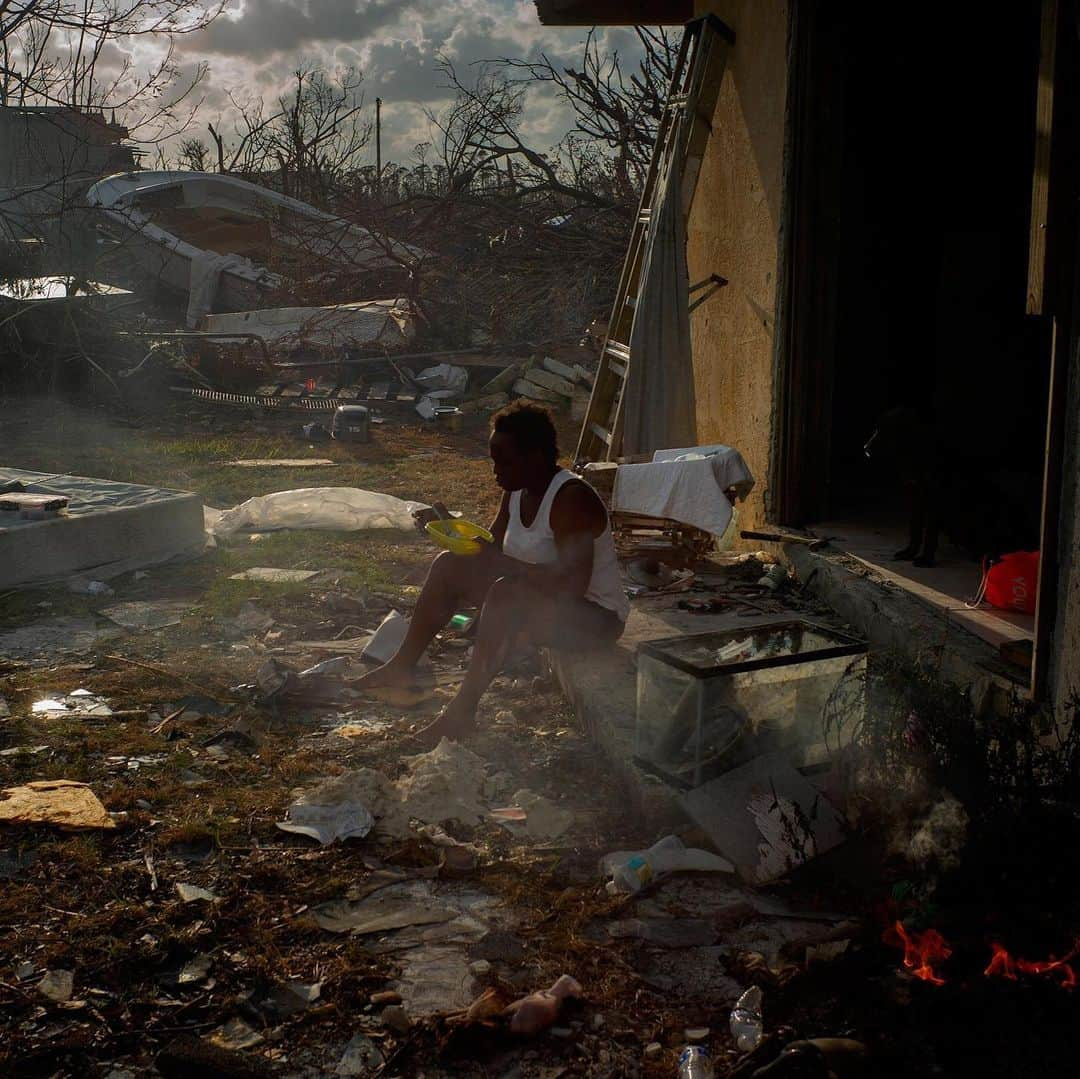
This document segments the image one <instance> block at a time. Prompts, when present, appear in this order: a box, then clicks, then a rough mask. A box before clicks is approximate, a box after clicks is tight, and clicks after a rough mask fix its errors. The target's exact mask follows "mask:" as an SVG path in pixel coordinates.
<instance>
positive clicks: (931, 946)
mask: <svg viewBox="0 0 1080 1079" xmlns="http://www.w3.org/2000/svg"><path fill="white" fill-rule="evenodd" d="M894 934H895V935H894ZM886 940H887V941H888V942H889V943H897V942H899V943H900V944H902V945H903V948H904V966H905V967H907V969H908V970H910V971H911V973H912V974H914V975H915V977H916V978H921V979H922V980H923V981H924V982H930V983H932V984H933V985H944V984H945V979H944V978H939V977H938V976H937V975H936V974H935V973H934V968H933V966H932V965H931V964H933V963H940V962H941V961H942V960H944V959H948V958H949V956H950V955H952V948H950V947H949V946H948V944H946V943H945V938H944V937H943V936H942V935H941V934H940V933H939V932H938V931H937V930H936V929H927V930H926V931H925V932H923V933H916V932H911V933H909V932H908V931H907V930H906V929H905V928H904V923H903V922H901V921H899V920H898V921H897V922H896V924H895V925H894V926H893V930H892V932H886Z"/></svg>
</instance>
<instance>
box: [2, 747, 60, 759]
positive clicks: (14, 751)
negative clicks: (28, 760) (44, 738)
mask: <svg viewBox="0 0 1080 1079" xmlns="http://www.w3.org/2000/svg"><path fill="white" fill-rule="evenodd" d="M48 751H49V747H48V746H12V747H11V748H10V749H0V757H36V756H37V755H38V754H39V753H47V752H48Z"/></svg>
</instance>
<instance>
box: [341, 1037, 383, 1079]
mask: <svg viewBox="0 0 1080 1079" xmlns="http://www.w3.org/2000/svg"><path fill="white" fill-rule="evenodd" d="M383 1063H384V1057H383V1055H382V1053H381V1052H380V1051H379V1049H378V1047H377V1046H376V1045H375V1043H374V1042H373V1041H372V1040H371V1039H370V1038H368V1037H366V1036H365V1035H363V1034H357V1035H355V1036H354V1037H353V1039H352V1040H351V1041H350V1042H349V1044H348V1045H346V1046H345V1052H344V1053H342V1054H341V1060H339V1061H338V1065H337V1067H336V1068H335V1069H334V1074H335V1075H340V1076H344V1077H349V1076H357V1075H370V1074H371V1073H372V1072H374V1071H375V1070H376V1069H377V1068H381V1067H382V1065H383Z"/></svg>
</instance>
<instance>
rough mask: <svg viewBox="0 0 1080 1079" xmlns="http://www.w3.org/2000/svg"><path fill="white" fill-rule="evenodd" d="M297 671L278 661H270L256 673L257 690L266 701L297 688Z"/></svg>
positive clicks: (260, 666)
mask: <svg viewBox="0 0 1080 1079" xmlns="http://www.w3.org/2000/svg"><path fill="white" fill-rule="evenodd" d="M296 685H297V679H296V671H294V670H293V669H292V668H291V667H287V666H285V664H284V663H282V662H280V661H279V660H276V659H268V660H266V661H265V662H264V663H261V664H260V665H259V669H258V670H257V671H256V672H255V688H256V689H257V690H258V692H259V694H260V695H261V696H262V698H263V699H264V700H265V701H270V700H273V698H274V697H276V696H278V694H280V693H284V692H286V691H291V690H293V689H295V688H296Z"/></svg>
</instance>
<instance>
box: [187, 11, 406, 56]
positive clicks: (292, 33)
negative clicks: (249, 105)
mask: <svg viewBox="0 0 1080 1079" xmlns="http://www.w3.org/2000/svg"><path fill="white" fill-rule="evenodd" d="M406 6H409V7H412V8H414V9H420V8H422V7H423V6H424V5H423V4H420V3H415V4H410V5H405V4H402V3H401V2H400V0H308V2H307V3H297V2H295V0H247V2H246V3H245V4H244V8H243V11H242V12H241V14H240V16H239V17H232V16H229V15H226V16H223V17H222V18H219V19H217V20H216V21H215V22H213V23H211V25H210V26H209V27H207V28H206V30H203V31H201V32H200V33H199V34H197V35H194V36H193V37H192V38H191V39H190V40H189V41H187V42H185V50H186V51H189V52H190V51H202V52H206V53H218V54H224V55H226V56H247V57H262V56H267V55H269V54H271V53H279V52H296V51H298V50H301V49H303V48H304V47H305V46H307V45H311V44H313V43H316V42H323V41H342V40H345V41H347V40H350V39H359V38H366V37H370V36H371V35H373V34H375V33H378V32H379V31H380V30H383V29H384V28H385V27H387V26H389V25H390V24H392V23H395V22H397V21H398V19H399V18H400V17H401V13H402V9H403V8H404V7H406Z"/></svg>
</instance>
